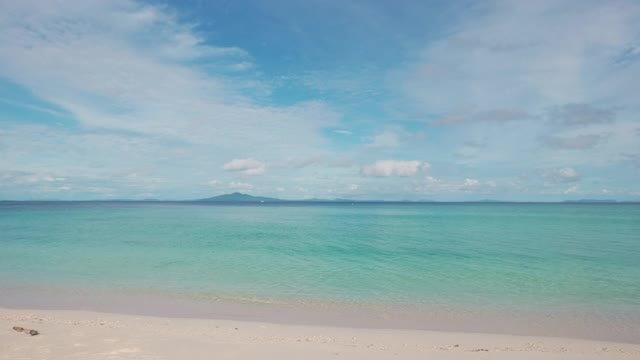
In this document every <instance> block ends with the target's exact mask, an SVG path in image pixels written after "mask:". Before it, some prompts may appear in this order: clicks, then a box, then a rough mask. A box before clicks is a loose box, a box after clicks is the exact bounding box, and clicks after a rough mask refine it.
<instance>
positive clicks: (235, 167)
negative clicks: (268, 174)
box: [222, 158, 266, 176]
mask: <svg viewBox="0 0 640 360" xmlns="http://www.w3.org/2000/svg"><path fill="white" fill-rule="evenodd" d="M222 168H223V169H224V170H226V171H234V172H238V173H240V174H242V175H247V176H254V175H262V174H264V172H265V171H266V165H265V163H263V162H262V161H258V160H255V159H251V158H249V159H233V160H231V161H229V162H228V163H226V164H224V166H222Z"/></svg>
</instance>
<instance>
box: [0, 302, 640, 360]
mask: <svg viewBox="0 0 640 360" xmlns="http://www.w3.org/2000/svg"><path fill="white" fill-rule="evenodd" d="M12 326H22V327H25V328H29V329H36V330H38V331H39V332H40V334H39V335H37V336H28V335H26V334H23V333H18V332H15V331H14V330H12V329H11V327H12ZM0 329H2V330H0V354H1V355H0V358H6V359H15V358H30V359H41V358H42V359H44V358H47V359H70V358H78V359H80V358H82V359H93V358H96V359H97V358H118V359H120V358H123V359H127V358H132V359H133V358H135V359H142V358H144V359H147V358H149V359H156V358H162V359H182V358H189V359H208V358H212V357H215V358H236V359H257V358H277V357H289V358H292V357H293V356H299V357H304V358H306V359H326V358H328V357H331V358H350V359H387V358H403V359H413V358H415V359H419V358H425V356H437V357H438V358H441V359H486V358H492V359H523V360H524V359H526V360H529V359H560V358H561V359H632V358H638V356H640V345H639V344H625V343H616V342H605V341H594V340H577V339H567V338H551V337H543V336H516V335H493V334H478V333H469V332H442V331H441V332H439V331H426V330H390V329H365V328H345V327H328V326H308V325H281V324H271V323H265V322H252V321H238V320H213V319H185V318H167V317H152V316H134V315H118V314H106V313H97V312H88V311H72V310H55V311H54V310H16V309H6V308H0Z"/></svg>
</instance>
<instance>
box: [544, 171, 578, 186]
mask: <svg viewBox="0 0 640 360" xmlns="http://www.w3.org/2000/svg"><path fill="white" fill-rule="evenodd" d="M545 177H546V178H547V179H550V180H552V181H554V182H561V183H568V182H575V181H578V180H580V179H581V178H582V176H580V174H579V173H578V172H577V171H576V170H575V169H574V168H571V167H561V168H556V169H552V170H550V171H548V172H546V173H545Z"/></svg>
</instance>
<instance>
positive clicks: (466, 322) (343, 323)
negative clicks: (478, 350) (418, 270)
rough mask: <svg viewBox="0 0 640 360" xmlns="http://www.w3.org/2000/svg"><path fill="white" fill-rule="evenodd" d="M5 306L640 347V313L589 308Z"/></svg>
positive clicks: (80, 294) (93, 296) (6, 298)
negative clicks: (492, 335) (523, 337)
mask: <svg viewBox="0 0 640 360" xmlns="http://www.w3.org/2000/svg"><path fill="white" fill-rule="evenodd" d="M0 290H2V291H1V294H2V295H0V309H5V310H12V311H13V310H15V311H69V312H75V311H88V312H92V313H100V314H105V315H123V316H144V317H161V318H167V319H194V320H215V321H248V322H258V323H270V324H279V325H282V326H311V327H317V326H327V327H337V328H348V329H364V330H367V329H369V330H376V329H377V330H390V331H405V330H406V331H436V332H453V333H483V334H496V335H500V334H502V335H514V336H543V337H550V338H564V339H582V340H593V341H613V342H620V343H630V344H640V309H637V308H636V307H633V308H632V311H629V312H620V313H619V314H615V316H612V315H611V314H607V315H606V316H605V315H603V314H598V313H590V312H585V311H574V312H571V313H568V312H555V313H554V312H550V311H542V310H537V311H534V310H528V311H525V310H514V309H506V308H500V307H496V308H493V309H488V308H479V307H478V308H472V307H462V306H458V305H451V306H439V307H436V306H433V307H430V308H428V309H418V308H411V307H389V306H373V305H372V306H356V305H344V304H342V305H335V304H322V303H318V304H286V303H265V302H250V301H245V302H243V301H231V300H220V299H218V300H213V299H204V298H203V299H195V298H188V297H185V296H178V294H174V296H169V295H167V294H158V293H149V292H132V291H125V290H113V289H111V290H86V289H73V290H72V289H68V288H53V289H52V288H38V287H19V288H16V287H0Z"/></svg>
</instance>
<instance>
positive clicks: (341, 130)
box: [333, 129, 353, 135]
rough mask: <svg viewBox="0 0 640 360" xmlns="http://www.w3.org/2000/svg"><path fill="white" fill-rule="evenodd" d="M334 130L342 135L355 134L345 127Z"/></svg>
mask: <svg viewBox="0 0 640 360" xmlns="http://www.w3.org/2000/svg"><path fill="white" fill-rule="evenodd" d="M333 132H334V133H336V134H340V135H353V132H352V131H349V130H344V129H336V130H333Z"/></svg>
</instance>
